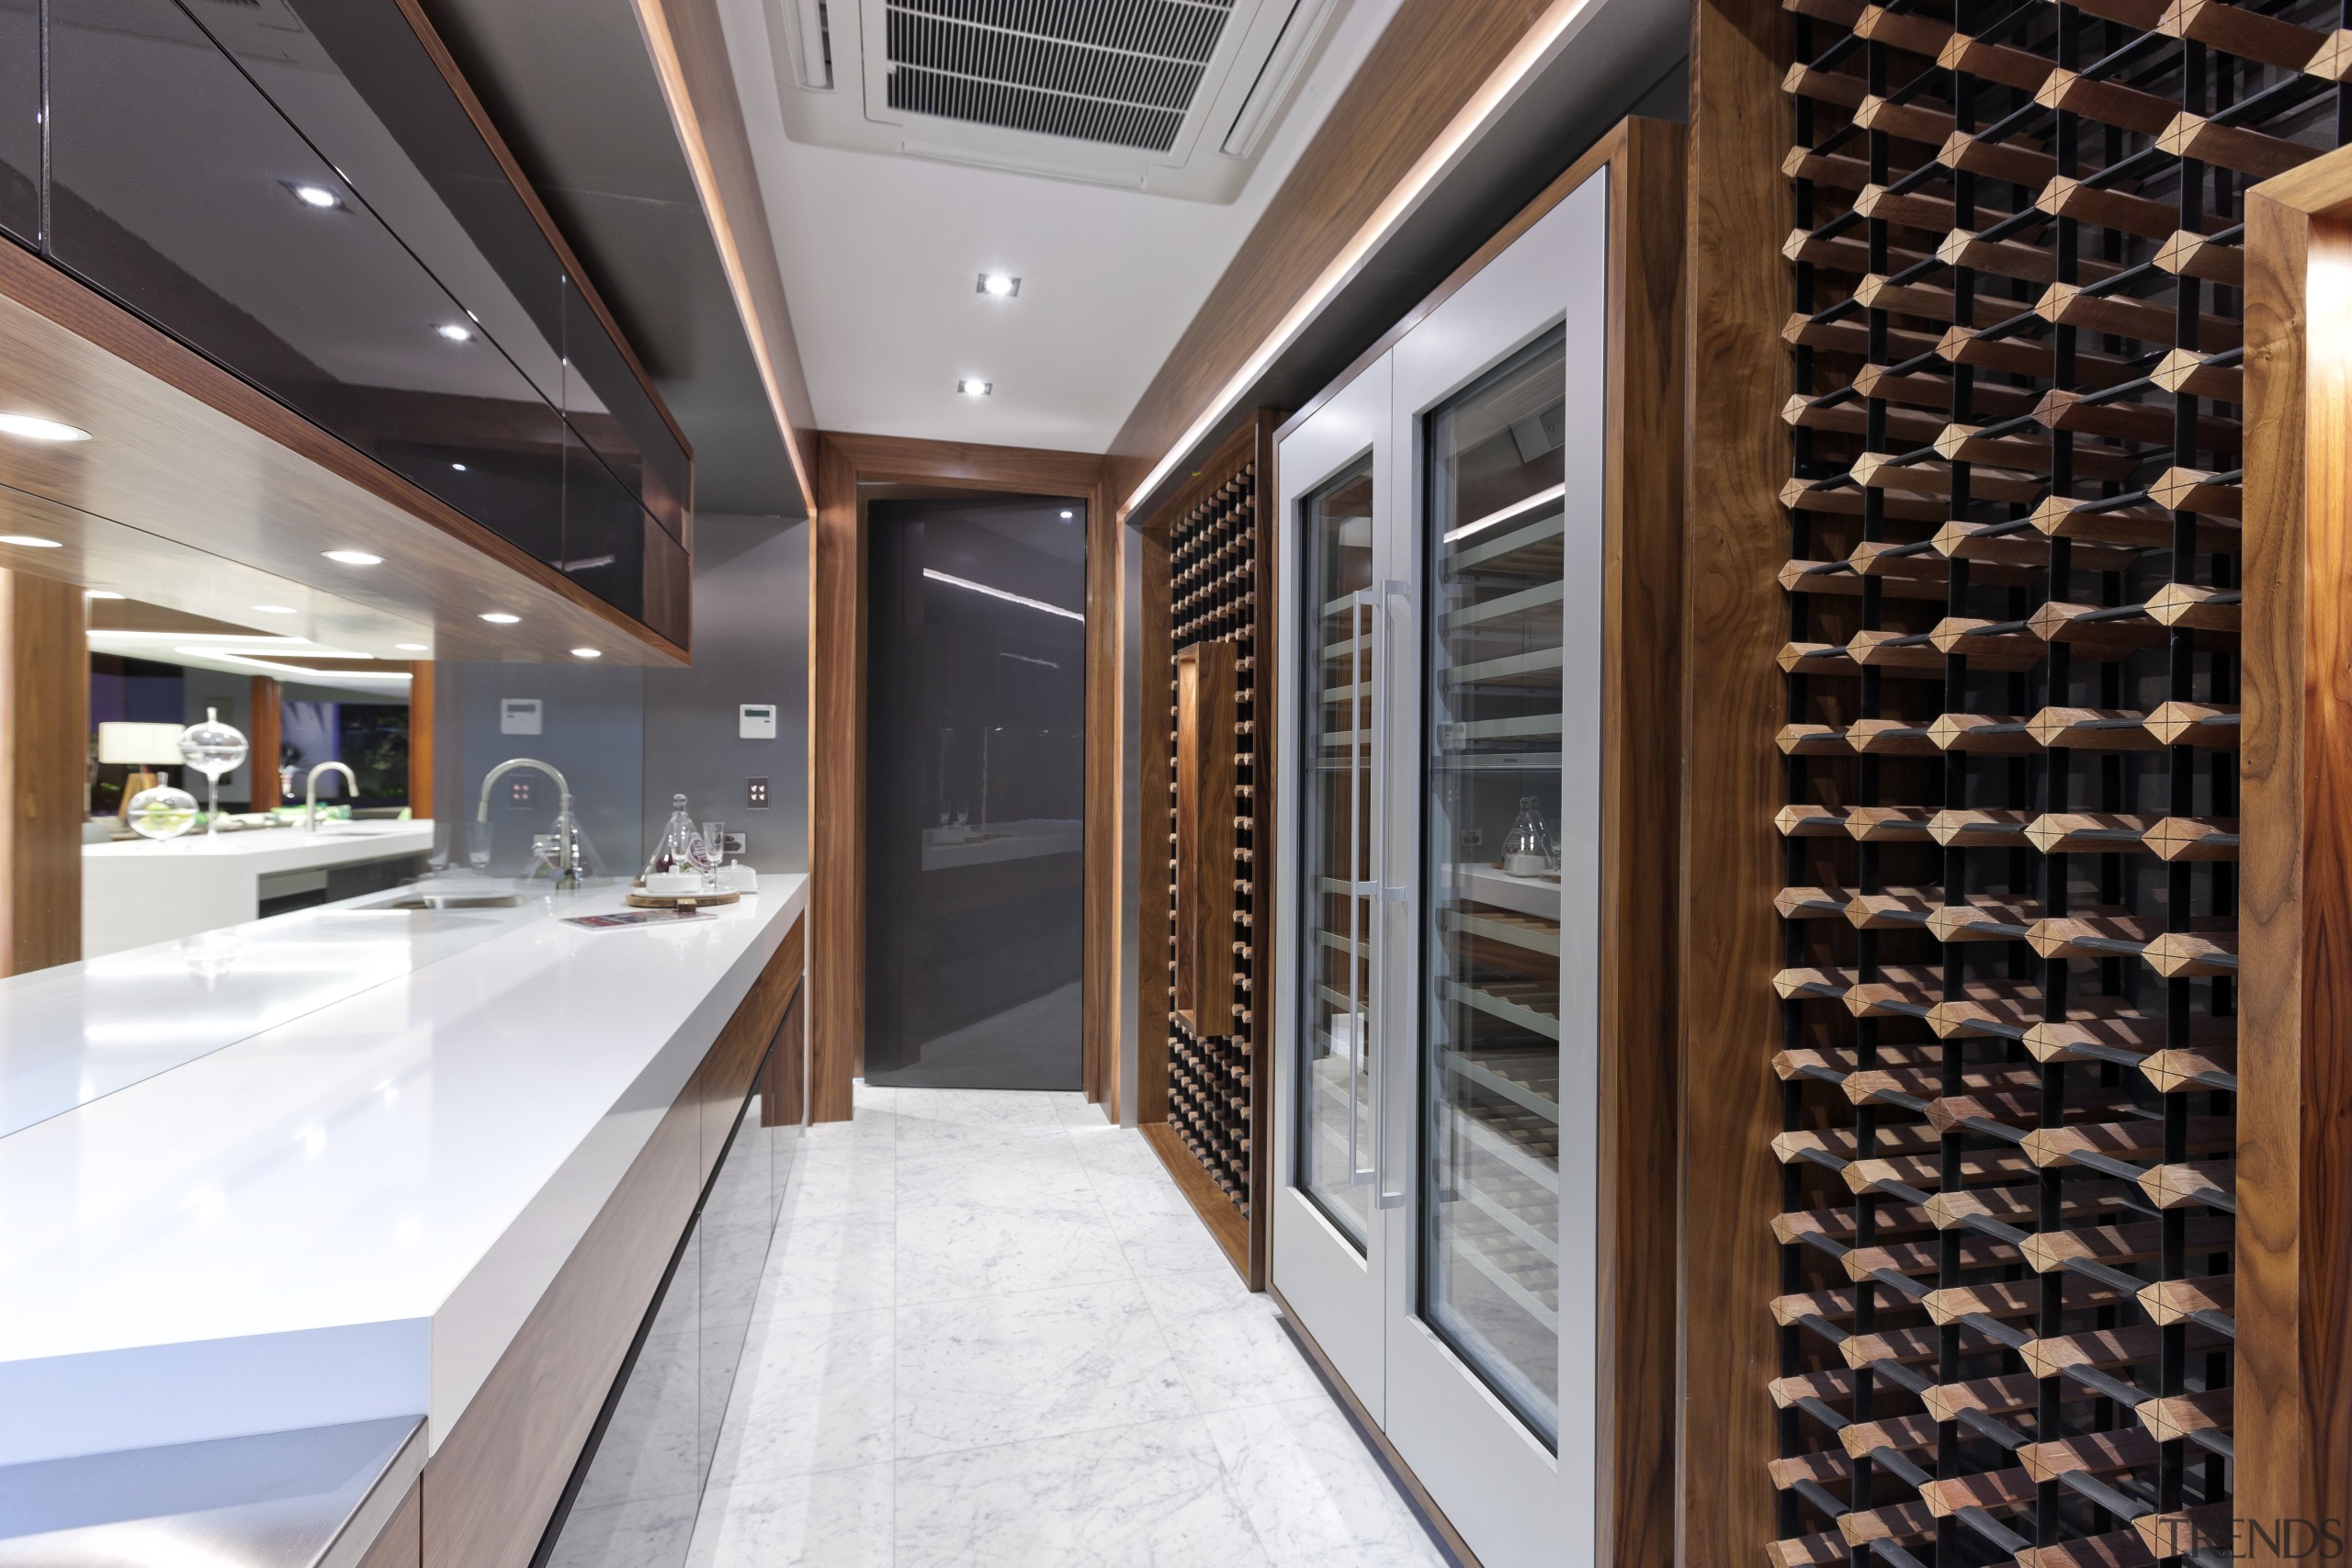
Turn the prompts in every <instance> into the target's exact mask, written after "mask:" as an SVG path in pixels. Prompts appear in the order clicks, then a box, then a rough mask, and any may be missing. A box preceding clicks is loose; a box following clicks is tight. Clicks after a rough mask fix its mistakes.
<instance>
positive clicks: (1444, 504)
mask: <svg viewBox="0 0 2352 1568" xmlns="http://www.w3.org/2000/svg"><path fill="white" fill-rule="evenodd" d="M1566 370H1567V367H1566V347H1565V344H1564V342H1563V339H1562V334H1561V333H1557V332H1554V333H1548V334H1546V335H1545V336H1544V338H1543V339H1542V340H1541V341H1539V342H1538V343H1536V344H1533V345H1532V347H1530V348H1529V349H1527V350H1526V351H1525V352H1524V353H1522V354H1521V355H1519V356H1518V357H1516V358H1514V359H1512V360H1511V361H1510V362H1508V363H1506V364H1505V365H1503V366H1501V367H1499V368H1498V369H1496V370H1495V371H1493V372H1492V373H1491V374H1489V375H1488V376H1487V377H1485V378H1483V379H1481V380H1479V381H1478V382H1476V384H1474V385H1473V386H1471V387H1470V388H1468V389H1465V390H1464V391H1463V392H1462V393H1461V394H1460V395H1459V396H1457V397H1455V398H1454V399H1453V400H1451V401H1449V402H1446V403H1444V404H1442V405H1441V406H1440V407H1439V408H1438V409H1437V410H1436V411H1435V412H1432V413H1431V414H1430V416H1429V418H1428V421H1427V434H1426V446H1425V450H1426V453H1427V467H1426V483H1427V485H1428V487H1429V489H1428V501H1427V508H1426V511H1425V513H1424V515H1425V517H1426V519H1427V522H1426V525H1425V527H1424V530H1423V533H1424V537H1423V546H1424V548H1425V549H1426V550H1427V551H1428V557H1427V559H1428V563H1429V565H1428V571H1427V578H1426V581H1428V583H1429V618H1428V642H1427V645H1426V650H1425V658H1426V660H1427V662H1426V666H1425V669H1426V680H1425V682H1424V687H1423V691H1424V697H1423V701H1424V705H1425V712H1426V715H1427V723H1428V728H1427V731H1426V734H1425V736H1424V750H1423V753H1422V756H1423V767H1424V769H1425V772H1426V777H1427V781H1428V788H1429V796H1428V800H1427V803H1426V805H1425V807H1424V817H1423V824H1422V831H1423V835H1424V843H1425V845H1426V847H1427V851H1428V854H1429V864H1428V866H1427V869H1426V872H1425V881H1424V886H1426V887H1427V888H1428V889H1429V890H1430V901H1429V904H1428V907H1427V912H1428V919H1429V924H1428V926H1427V928H1426V930H1425V931H1424V933H1423V940H1424V943H1425V946H1424V952H1425V953H1426V978H1427V983H1428V989H1427V991H1426V992H1425V994H1424V996H1423V998H1422V1004H1423V1007H1424V1009H1425V1021H1424V1026H1423V1048H1424V1053H1425V1055H1424V1058H1423V1064H1422V1066H1423V1073H1424V1077H1423V1080H1422V1092H1423V1094H1424V1096H1425V1097H1426V1099H1425V1104H1426V1107H1427V1118H1428V1119H1427V1121H1426V1122H1425V1124H1424V1126H1423V1129H1422V1137H1423V1141H1424V1148H1425V1152H1426V1156H1427V1157H1426V1163H1425V1166H1424V1169H1423V1186H1422V1195H1421V1204H1420V1213H1421V1221H1422V1227H1423V1228H1422V1237H1421V1249H1420V1257H1421V1268H1422V1280H1421V1291H1420V1299H1421V1310H1422V1314H1423V1315H1424V1317H1425V1318H1426V1319H1427V1320H1428V1322H1429V1323H1430V1325H1431V1326H1432V1327H1434V1328H1435V1329H1436V1330H1437V1332H1438V1334H1439V1335H1440V1336H1441V1337H1442V1338H1443V1339H1444V1340H1445V1342H1446V1343H1447V1344H1448V1345H1450V1346H1451V1347H1452V1348H1453V1351H1454V1353H1455V1354H1456V1355H1458V1356H1460V1357H1461V1358H1462V1359H1463V1360H1464V1361H1465V1362H1467V1363H1468V1364H1469V1365H1470V1366H1471V1367H1473V1368H1475V1369H1476V1371H1477V1372H1478V1374H1479V1375H1480V1376H1481V1377H1482V1378H1484V1379H1485V1380H1486V1381H1487V1384H1488V1385H1489V1386H1490V1387H1491V1388H1493V1389H1494V1391H1495V1392H1496V1393H1498V1395H1500V1396H1501V1397H1502V1399H1503V1401H1504V1402H1505V1403H1506V1404H1510V1406H1511V1407H1512V1408H1513V1409H1514V1410H1516V1411H1517V1412H1518V1413H1519V1415H1520V1416H1521V1418H1522V1419H1524V1420H1525V1421H1526V1422H1527V1424H1528V1425H1529V1426H1530V1427H1533V1428H1534V1429H1535V1431H1536V1432H1537V1433H1538V1435H1540V1436H1541V1437H1542V1438H1544V1440H1545V1441H1546V1442H1555V1441H1556V1439H1557V1436H1558V1429H1559V1409H1558V1394H1557V1391H1558V1388H1559V1382H1560V1378H1559V1347H1560V1100H1559V1095H1560V1089H1559V1084H1560V886H1561V885H1560V875H1561V873H1560V851H1559V838H1558V834H1559V830H1560V828H1559V824H1560V809H1561V804H1560V802H1561V797H1560V778H1561V766H1560V761H1561V738H1562V734H1563V704H1562V699H1561V682H1562V677H1563V671H1564V668H1565V662H1564V661H1565V652H1564V647H1563V636H1562V614H1563V606H1564V603H1565V598H1566V592H1565V581H1566V579H1565V576H1564V571H1565V554H1564V547H1563V543H1562V541H1563V537H1564V534H1565V530H1566V483H1565V479H1566V474H1565V469H1564V466H1563V465H1564V453H1563V440H1564V437H1565V434H1566V385H1567V374H1566Z"/></svg>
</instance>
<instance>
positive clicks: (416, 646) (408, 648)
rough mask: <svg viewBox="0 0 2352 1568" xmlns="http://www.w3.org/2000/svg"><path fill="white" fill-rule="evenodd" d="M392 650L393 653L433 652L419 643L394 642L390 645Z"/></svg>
mask: <svg viewBox="0 0 2352 1568" xmlns="http://www.w3.org/2000/svg"><path fill="white" fill-rule="evenodd" d="M392 648H393V649H394V651H396V652H400V653H430V652H432V651H433V650H432V649H429V648H427V647H425V646H424V644H423V643H421V642H396V643H394V644H392Z"/></svg>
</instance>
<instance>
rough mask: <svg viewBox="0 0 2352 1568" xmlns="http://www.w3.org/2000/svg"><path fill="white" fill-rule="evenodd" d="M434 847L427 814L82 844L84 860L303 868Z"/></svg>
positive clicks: (191, 831) (264, 869) (199, 831)
mask: <svg viewBox="0 0 2352 1568" xmlns="http://www.w3.org/2000/svg"><path fill="white" fill-rule="evenodd" d="M432 847H433V822H432V819H431V818H413V819H410V820H405V821H403V820H399V819H396V818H361V819H359V820H358V821H356V822H322V823H320V824H319V830H318V831H317V832H315V833H313V832H311V831H310V830H309V829H304V828H240V829H237V830H236V831H234V832H231V833H207V832H206V831H205V830H204V829H201V828H191V829H188V830H187V832H185V833H182V834H181V835H180V836H179V837H178V838H176V839H114V840H108V841H107V842H106V843H103V844H84V845H83V846H82V859H83V860H84V862H85V863H87V862H90V861H97V860H122V861H131V862H140V861H177V860H187V859H197V860H209V859H211V858H214V857H217V856H226V857H228V858H229V859H230V861H231V862H232V863H234V864H236V865H238V866H240V867H250V868H253V869H254V870H257V871H262V872H270V871H301V870H306V869H308V868H309V867H311V866H314V865H347V864H350V863H353V862H355V861H363V860H377V859H380V858H381V857H383V856H385V855H393V854H414V853H415V852H418V851H420V850H429V849H431V848H432Z"/></svg>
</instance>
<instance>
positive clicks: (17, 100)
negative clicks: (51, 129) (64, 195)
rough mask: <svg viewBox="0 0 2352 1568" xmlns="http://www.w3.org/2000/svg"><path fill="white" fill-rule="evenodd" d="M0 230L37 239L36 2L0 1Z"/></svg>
mask: <svg viewBox="0 0 2352 1568" xmlns="http://www.w3.org/2000/svg"><path fill="white" fill-rule="evenodd" d="M0 231H6V232H7V233H9V234H13V235H15V236H16V237H17V239H19V240H22V241H23V242H24V243H26V244H28V245H37V244H39V243H40V6H39V5H38V4H37V3H36V0H0Z"/></svg>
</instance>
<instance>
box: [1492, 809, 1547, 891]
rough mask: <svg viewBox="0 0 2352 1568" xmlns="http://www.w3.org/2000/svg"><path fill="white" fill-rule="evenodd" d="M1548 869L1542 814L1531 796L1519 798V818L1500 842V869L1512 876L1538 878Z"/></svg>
mask: <svg viewBox="0 0 2352 1568" xmlns="http://www.w3.org/2000/svg"><path fill="white" fill-rule="evenodd" d="M1551 869H1552V851H1551V840H1550V839H1549V837H1548V836H1547V835H1546V834H1545V833H1544V813H1543V812H1542V811H1540V810H1538V809H1537V808H1536V805H1535V797H1534V796H1533V795H1521V796H1520V799H1519V817H1518V818H1517V819H1516V820H1515V821H1513V822H1512V823H1511V825H1510V833H1509V834H1508V835H1506V836H1505V838H1504V839H1503V870H1504V872H1505V873H1506V874H1510V875H1512V876H1541V875H1543V874H1544V873H1545V872H1547V871H1549V870H1551Z"/></svg>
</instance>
